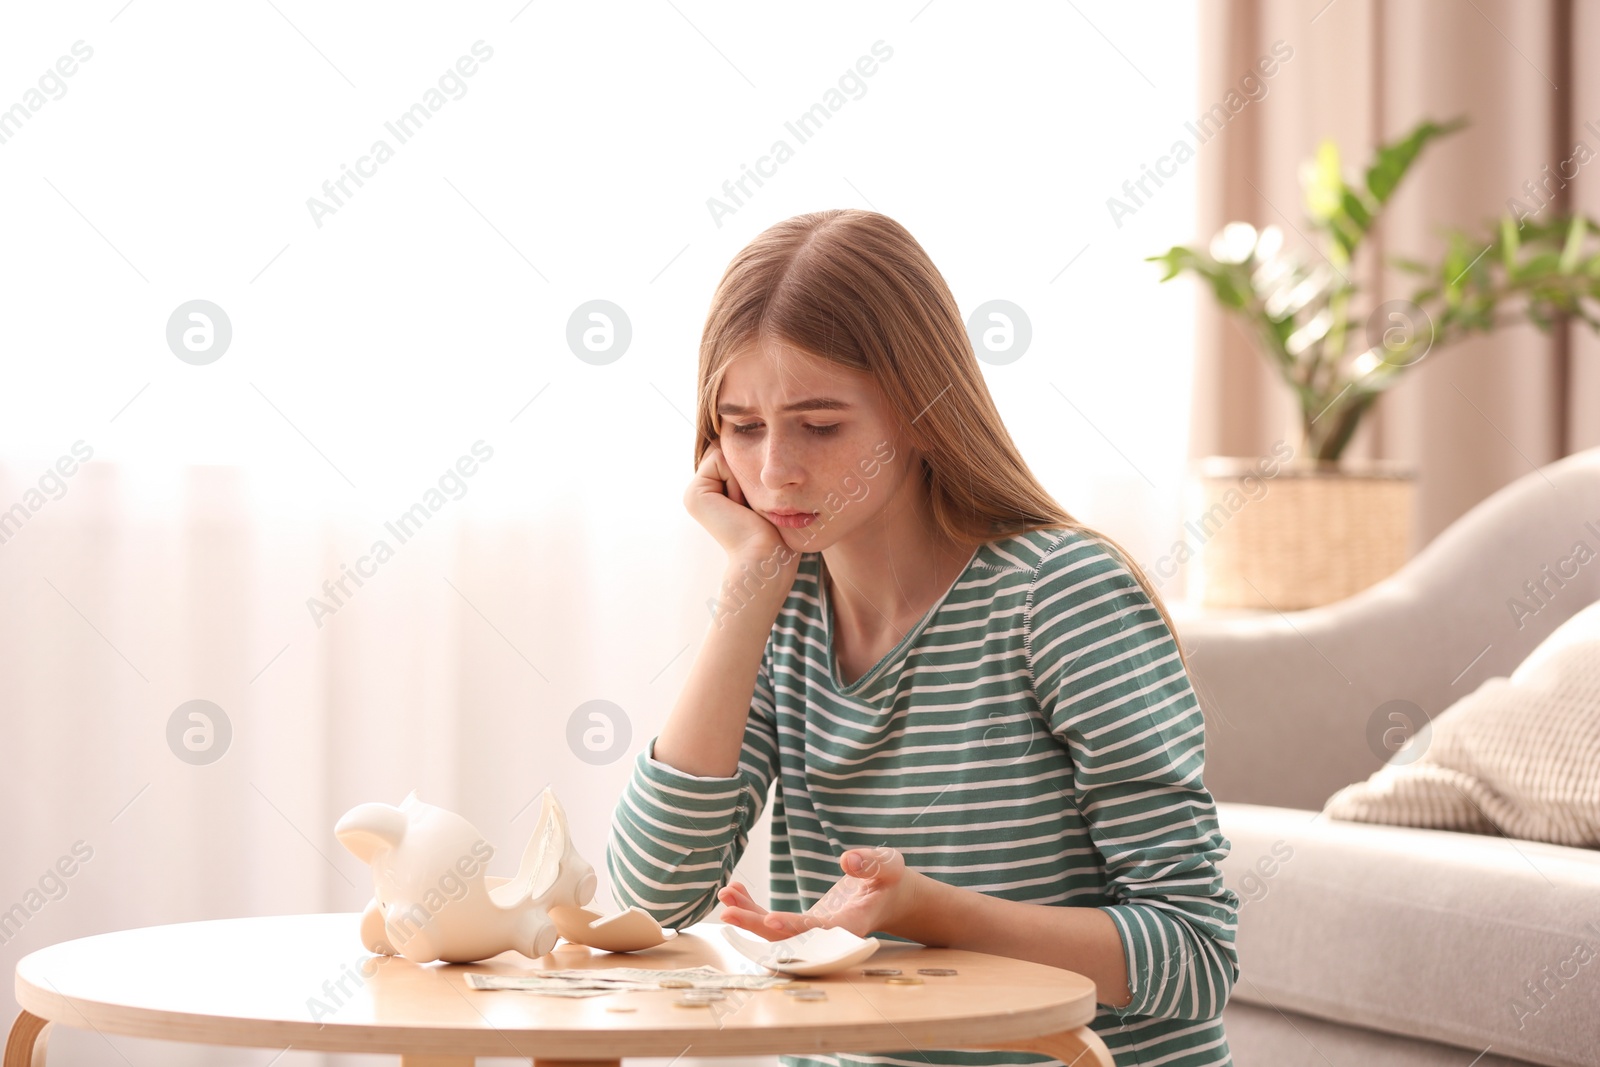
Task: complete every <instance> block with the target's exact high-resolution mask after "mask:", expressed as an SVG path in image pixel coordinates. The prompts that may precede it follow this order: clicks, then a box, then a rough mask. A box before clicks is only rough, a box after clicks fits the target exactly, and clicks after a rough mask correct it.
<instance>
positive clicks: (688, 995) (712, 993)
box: [683, 989, 728, 1000]
mask: <svg viewBox="0 0 1600 1067" xmlns="http://www.w3.org/2000/svg"><path fill="white" fill-rule="evenodd" d="M683 999H684V1000H727V999H728V994H726V993H724V992H723V991H722V990H720V989H690V990H687V991H686V992H685V993H684V994H683Z"/></svg>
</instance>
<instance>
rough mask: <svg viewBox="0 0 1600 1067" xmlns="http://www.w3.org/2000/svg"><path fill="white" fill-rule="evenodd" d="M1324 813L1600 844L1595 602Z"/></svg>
mask: <svg viewBox="0 0 1600 1067" xmlns="http://www.w3.org/2000/svg"><path fill="white" fill-rule="evenodd" d="M1418 749H1420V750H1421V753H1420V755H1419V754H1418V752H1417V750H1418ZM1322 810H1323V813H1324V814H1326V815H1327V816H1328V817H1329V818H1332V819H1346V820H1351V821H1356V822H1376V823H1391V824H1397V825H1401V826H1420V827H1428V828H1433V829H1441V830H1462V831H1466V832H1469V833H1478V834H1502V835H1505V836H1507V837H1515V838H1523V839H1525V840H1530V841H1549V842H1552V843H1554V844H1558V845H1576V846H1580V847H1585V848H1600V602H1597V603H1595V604H1591V605H1590V606H1589V607H1587V608H1585V609H1584V610H1582V611H1580V612H1578V613H1577V614H1576V615H1574V616H1573V617H1572V618H1570V619H1568V620H1567V621H1566V622H1565V623H1563V624H1562V625H1561V626H1560V627H1559V628H1557V629H1556V631H1555V632H1554V633H1552V634H1551V635H1550V636H1549V637H1547V638H1545V640H1544V642H1543V643H1542V644H1540V645H1539V646H1538V647H1537V648H1535V649H1534V650H1533V651H1532V652H1531V653H1529V655H1528V657H1527V658H1526V659H1525V660H1523V661H1522V663H1521V664H1520V665H1519V666H1518V667H1517V669H1516V670H1515V671H1513V672H1512V673H1511V677H1510V678H1502V677H1496V678H1490V679H1489V680H1488V681H1486V682H1484V683H1483V684H1482V685H1480V686H1479V687H1478V688H1477V689H1476V690H1475V691H1473V692H1471V693H1469V694H1467V695H1466V696H1464V697H1462V698H1461V699H1460V700H1458V701H1456V702H1455V703H1454V704H1452V705H1451V706H1450V707H1448V708H1446V709H1445V710H1444V711H1443V712H1441V713H1440V714H1439V715H1438V716H1436V717H1435V718H1434V719H1433V720H1432V721H1431V722H1429V723H1428V724H1427V725H1425V726H1424V727H1423V728H1422V729H1421V730H1419V731H1417V733H1416V735H1415V736H1414V737H1413V738H1412V740H1411V743H1410V744H1409V745H1407V746H1406V747H1405V748H1402V749H1401V750H1400V751H1399V752H1397V753H1396V754H1395V755H1394V757H1393V758H1391V759H1390V761H1389V762H1388V763H1387V764H1385V765H1384V766H1383V767H1382V768H1380V769H1379V770H1378V771H1376V772H1375V773H1374V774H1373V775H1372V776H1371V777H1370V778H1368V779H1367V780H1366V781H1364V782H1357V783H1355V784H1353V785H1348V786H1345V787H1344V788H1343V789H1340V790H1339V791H1338V792H1336V793H1334V794H1333V796H1331V797H1329V798H1328V801H1327V803H1326V804H1324V806H1323V809H1322Z"/></svg>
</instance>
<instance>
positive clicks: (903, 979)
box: [884, 975, 922, 985]
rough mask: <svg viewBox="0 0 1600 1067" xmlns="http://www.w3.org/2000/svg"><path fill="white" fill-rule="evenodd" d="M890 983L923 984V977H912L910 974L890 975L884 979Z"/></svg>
mask: <svg viewBox="0 0 1600 1067" xmlns="http://www.w3.org/2000/svg"><path fill="white" fill-rule="evenodd" d="M884 981H885V982H887V983H888V984H889V985H921V984H922V979H920V978H912V977H911V976H910V975H890V976H889V977H888V978H885V979H884Z"/></svg>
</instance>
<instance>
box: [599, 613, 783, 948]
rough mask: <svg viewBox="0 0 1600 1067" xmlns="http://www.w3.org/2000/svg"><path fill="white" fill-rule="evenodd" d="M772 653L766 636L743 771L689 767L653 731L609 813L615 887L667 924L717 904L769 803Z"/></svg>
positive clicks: (609, 862)
mask: <svg viewBox="0 0 1600 1067" xmlns="http://www.w3.org/2000/svg"><path fill="white" fill-rule="evenodd" d="M770 656H771V641H770V639H769V640H768V646H767V651H766V652H765V653H763V656H762V663H761V669H760V671H759V672H758V673H757V676H756V685H755V691H754V693H753V694H752V696H751V701H750V714H749V717H748V719H747V720H746V724H745V732H744V740H743V743H742V745H741V747H740V751H739V769H738V772H737V773H736V774H735V775H734V776H733V777H731V778H702V777H698V776H696V775H692V774H686V773H684V772H683V771H680V770H678V769H677V768H676V767H672V766H670V765H668V764H666V763H662V762H661V761H659V760H657V759H656V758H655V743H656V739H655V738H654V737H652V738H651V739H650V743H649V744H647V745H646V746H645V747H644V750H643V751H642V752H640V753H639V755H638V756H637V757H636V758H635V760H634V765H633V775H632V777H631V778H630V779H629V780H628V784H627V786H626V787H625V789H624V790H623V793H622V797H621V799H620V800H619V801H618V802H617V806H616V809H615V811H614V812H613V814H612V819H611V834H610V838H609V840H608V841H607V844H606V867H607V870H609V871H610V872H611V892H612V895H613V896H614V897H615V898H616V901H617V903H618V904H620V905H622V906H623V907H628V906H630V905H631V906H635V907H639V908H642V909H644V910H645V911H646V912H648V913H649V914H650V915H651V917H652V918H654V919H655V920H656V921H657V922H658V923H660V924H661V925H662V926H664V927H669V928H675V929H681V928H682V927H685V926H692V925H693V924H695V923H697V922H699V921H700V920H701V919H703V918H705V917H706V916H707V915H708V914H709V913H710V912H711V910H712V909H713V908H714V907H716V905H717V897H716V893H717V890H718V889H720V888H722V887H723V886H724V885H726V884H727V883H728V880H729V878H730V877H731V876H732V873H733V868H734V865H735V864H737V863H738V862H739V859H740V857H742V856H743V855H744V850H745V846H746V845H747V844H748V843H749V840H750V829H751V827H753V826H754V825H755V822H756V820H757V819H759V818H760V817H761V812H762V810H763V808H764V807H765V806H766V802H767V793H768V790H769V789H770V787H771V785H772V778H773V774H774V773H775V769H776V767H777V765H778V739H777V728H776V725H775V724H776V718H775V715H774V712H773V706H772V682H771V673H770Z"/></svg>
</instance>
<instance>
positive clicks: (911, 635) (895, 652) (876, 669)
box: [817, 545, 983, 696]
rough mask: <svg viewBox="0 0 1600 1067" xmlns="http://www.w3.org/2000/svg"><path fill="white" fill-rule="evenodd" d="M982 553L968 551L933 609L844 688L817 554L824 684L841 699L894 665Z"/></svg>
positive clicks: (820, 559) (824, 578)
mask: <svg viewBox="0 0 1600 1067" xmlns="http://www.w3.org/2000/svg"><path fill="white" fill-rule="evenodd" d="M982 551H983V545H978V546H977V547H976V548H974V549H973V550H972V555H971V556H970V557H968V559H967V562H966V564H965V565H964V566H963V567H962V568H961V572H960V573H959V574H957V575H956V577H955V580H954V581H952V582H951V583H950V587H949V588H948V589H946V590H945V591H944V592H943V593H941V594H940V595H939V599H938V600H935V601H934V602H933V606H932V607H930V608H929V609H928V610H927V611H926V612H925V613H923V616H922V618H921V619H919V620H917V623H916V625H914V626H912V627H911V629H909V630H907V631H906V634H905V636H904V637H902V638H901V639H900V641H899V642H898V643H897V644H896V645H895V646H894V647H893V648H891V649H890V650H889V651H888V652H885V653H884V654H883V657H882V658H881V659H879V660H878V662H876V663H874V664H873V665H872V666H871V667H868V668H867V670H866V673H864V674H863V675H862V676H861V677H860V678H857V679H856V680H855V681H853V682H851V683H850V684H849V685H845V684H844V683H843V682H842V681H840V679H839V661H838V660H837V659H836V658H835V657H834V654H833V604H832V602H831V601H829V599H828V581H827V577H826V575H825V574H824V573H823V559H822V553H821V552H818V553H817V589H818V596H819V598H820V601H821V604H822V641H823V646H824V648H826V649H827V663H828V681H829V682H830V683H831V684H832V685H833V688H834V691H835V692H837V693H839V694H840V695H842V696H850V695H853V694H855V693H857V692H859V691H860V690H861V688H862V687H863V686H865V685H867V684H868V683H870V682H872V681H874V680H875V679H876V678H877V677H878V676H879V675H880V674H882V673H883V670H884V668H886V667H887V666H888V665H889V664H890V663H892V662H894V660H895V658H896V657H897V656H899V655H900V653H901V652H902V651H904V650H905V648H906V646H907V645H910V644H911V643H912V642H913V641H915V640H916V639H917V637H918V636H920V635H921V633H922V631H923V630H924V629H926V628H927V625H928V623H929V622H931V621H932V620H933V617H934V616H935V615H937V614H938V613H939V609H940V608H942V607H944V602H945V601H946V600H948V599H950V594H951V593H953V592H955V588H956V586H958V585H960V584H961V580H962V579H963V578H965V577H966V576H967V572H968V571H969V570H971V569H972V564H973V563H974V562H976V560H977V558H978V554H979V553H980V552H982Z"/></svg>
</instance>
